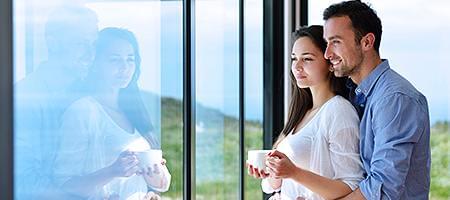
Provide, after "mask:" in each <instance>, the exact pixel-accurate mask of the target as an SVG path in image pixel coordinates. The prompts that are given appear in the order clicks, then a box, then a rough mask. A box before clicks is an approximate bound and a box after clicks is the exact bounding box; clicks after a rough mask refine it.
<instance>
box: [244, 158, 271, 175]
mask: <svg viewBox="0 0 450 200" xmlns="http://www.w3.org/2000/svg"><path fill="white" fill-rule="evenodd" d="M247 170H248V175H250V176H253V177H254V178H257V179H262V178H267V177H269V174H268V173H267V172H266V171H264V169H258V168H256V167H254V166H253V165H252V164H250V163H248V162H247Z"/></svg>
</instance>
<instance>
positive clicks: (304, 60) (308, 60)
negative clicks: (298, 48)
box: [303, 58, 313, 62]
mask: <svg viewBox="0 0 450 200" xmlns="http://www.w3.org/2000/svg"><path fill="white" fill-rule="evenodd" d="M310 61H313V59H312V58H303V62H310Z"/></svg>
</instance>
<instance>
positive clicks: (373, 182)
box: [359, 93, 427, 199]
mask: <svg viewBox="0 0 450 200" xmlns="http://www.w3.org/2000/svg"><path fill="white" fill-rule="evenodd" d="M369 114H372V126H371V127H370V128H372V130H373V139H372V138H366V139H369V140H372V141H367V142H373V146H374V148H373V152H368V153H371V160H370V170H369V171H367V178H366V179H365V180H363V181H362V182H361V183H360V185H359V190H360V192H361V193H362V194H363V195H364V196H365V197H370V198H371V199H385V198H386V199H401V197H402V196H403V194H404V192H405V191H406V188H405V181H406V179H407V175H408V173H409V170H410V163H411V159H413V158H411V155H412V151H413V149H414V146H415V145H416V143H417V141H418V140H419V139H420V137H422V133H423V132H424V131H423V130H424V128H425V127H426V126H425V125H424V123H425V121H426V119H427V117H426V116H425V115H427V113H426V112H424V110H423V109H422V107H421V105H420V104H418V102H417V101H415V100H414V99H412V98H411V97H409V96H407V95H404V94H401V93H396V94H392V95H390V96H387V97H384V98H383V99H382V100H380V101H379V102H377V103H376V104H375V105H374V106H373V107H372V108H371V109H370V111H369ZM368 137H369V136H368ZM362 142H365V141H362ZM362 156H363V157H366V156H369V155H365V153H363V151H362Z"/></svg>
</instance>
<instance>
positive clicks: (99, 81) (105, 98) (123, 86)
mask: <svg viewBox="0 0 450 200" xmlns="http://www.w3.org/2000/svg"><path fill="white" fill-rule="evenodd" d="M140 61H141V59H140V55H139V49H138V44H137V41H136V38H135V36H134V34H133V33H131V32H130V31H128V30H125V29H120V28H105V29H103V30H102V31H101V32H100V33H99V37H98V40H97V43H96V58H95V61H94V66H93V67H92V69H91V73H90V74H89V76H88V78H87V80H86V83H87V84H86V85H85V86H86V87H85V88H83V90H86V91H88V95H87V96H86V97H84V98H82V99H80V100H78V101H76V102H74V103H73V104H72V105H71V106H70V107H69V108H68V109H67V110H66V112H65V114H64V116H63V119H62V126H61V134H62V135H63V136H62V137H63V139H62V142H61V146H60V150H59V151H58V155H57V159H56V162H55V181H56V182H57V184H59V185H60V186H61V187H62V189H63V190H64V191H66V192H68V193H70V194H73V195H77V196H81V197H85V198H89V199H113V198H117V197H118V198H119V199H126V198H130V197H131V198H133V197H137V198H139V199H142V198H143V195H145V193H147V192H148V191H158V192H163V191H167V190H168V187H169V184H170V174H169V172H168V170H167V168H166V166H165V165H164V164H161V165H155V166H147V167H145V168H143V169H141V168H139V166H138V163H139V161H138V159H137V157H136V153H135V151H138V150H139V151H142V150H146V149H149V148H150V146H153V147H157V142H156V140H155V139H154V138H155V137H154V136H153V135H152V134H153V133H152V125H151V122H150V117H149V115H148V113H147V112H146V108H145V106H144V104H143V101H142V99H141V97H140V94H139V88H138V85H137V80H138V77H139V73H140ZM139 195H140V196H139Z"/></svg>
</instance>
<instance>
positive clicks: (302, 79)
mask: <svg viewBox="0 0 450 200" xmlns="http://www.w3.org/2000/svg"><path fill="white" fill-rule="evenodd" d="M291 59H292V66H291V71H292V74H293V75H294V77H295V80H296V82H297V86H298V87H300V88H307V87H314V86H318V85H321V84H324V83H327V82H328V77H329V67H330V65H329V64H328V63H327V61H326V60H325V58H324V57H323V52H322V51H321V50H320V48H319V47H317V46H316V45H315V44H314V43H313V41H312V40H311V39H310V38H309V37H300V38H299V39H297V41H295V43H294V46H293V47H292V55H291Z"/></svg>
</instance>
